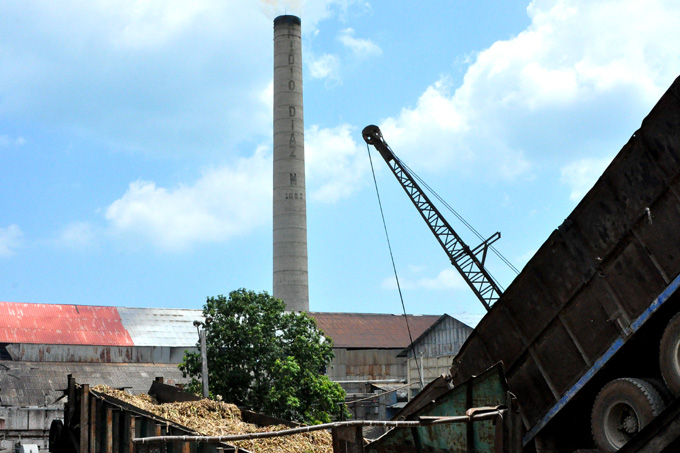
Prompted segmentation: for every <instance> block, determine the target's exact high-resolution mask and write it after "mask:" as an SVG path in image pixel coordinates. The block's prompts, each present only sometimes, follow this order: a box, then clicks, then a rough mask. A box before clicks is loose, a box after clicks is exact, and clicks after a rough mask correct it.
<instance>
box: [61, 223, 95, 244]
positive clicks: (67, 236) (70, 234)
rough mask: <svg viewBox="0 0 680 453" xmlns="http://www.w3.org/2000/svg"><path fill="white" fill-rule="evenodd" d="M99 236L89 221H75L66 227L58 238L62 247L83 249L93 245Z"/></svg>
mask: <svg viewBox="0 0 680 453" xmlns="http://www.w3.org/2000/svg"><path fill="white" fill-rule="evenodd" d="M96 238H97V233H96V232H95V229H94V227H93V226H92V225H91V224H89V223H87V222H74V223H72V224H70V225H68V226H66V228H64V229H63V230H62V231H61V233H60V234H59V237H58V238H57V240H56V244H57V245H58V246H61V247H66V248H74V249H82V248H87V247H89V246H91V245H92V244H93V243H94V242H95V240H96Z"/></svg>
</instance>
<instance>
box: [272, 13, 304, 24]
mask: <svg viewBox="0 0 680 453" xmlns="http://www.w3.org/2000/svg"><path fill="white" fill-rule="evenodd" d="M283 24H293V25H301V24H302V21H300V18H299V17H297V16H291V15H288V14H286V15H284V16H279V17H277V18H276V19H274V26H275V27H276V26H277V25H283Z"/></svg>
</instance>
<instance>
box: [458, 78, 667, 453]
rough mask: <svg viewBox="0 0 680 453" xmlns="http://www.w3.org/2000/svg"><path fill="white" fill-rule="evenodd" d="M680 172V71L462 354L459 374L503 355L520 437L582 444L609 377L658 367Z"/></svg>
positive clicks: (655, 372)
mask: <svg viewBox="0 0 680 453" xmlns="http://www.w3.org/2000/svg"><path fill="white" fill-rule="evenodd" d="M679 173H680V78H678V79H676V80H675V82H674V83H673V84H672V86H671V87H670V88H669V90H668V91H667V92H666V93H665V94H664V95H663V96H662V97H661V99H660V100H659V101H658V103H657V105H656V106H655V107H654V108H653V109H652V111H651V112H650V113H649V115H648V116H647V117H646V118H645V119H644V120H643V122H642V125H641V127H640V129H639V130H638V131H636V132H635V133H634V134H633V136H632V137H631V138H630V140H629V141H628V143H627V144H626V145H625V146H624V147H623V149H622V150H621V151H620V152H619V153H618V155H617V156H616V157H615V158H614V160H613V161H612V163H611V164H610V165H609V167H608V168H607V169H606V171H605V172H604V174H603V175H602V176H601V177H600V179H599V180H598V181H597V183H596V184H595V186H594V187H593V188H592V189H591V190H590V191H589V192H588V193H587V195H586V196H585V197H584V198H583V200H582V201H581V202H580V203H579V204H578V205H577V207H576V208H575V209H574V211H573V212H572V213H571V214H570V215H569V216H568V217H567V219H566V220H565V221H564V223H563V224H562V225H561V226H560V227H559V228H558V229H556V230H555V231H554V232H553V233H552V234H551V235H550V237H549V238H548V240H547V241H546V242H545V243H544V244H543V245H542V246H541V247H540V249H539V250H538V252H536V254H535V255H534V257H533V258H532V259H531V260H530V261H529V263H528V264H527V265H526V267H525V268H524V269H523V270H522V272H521V273H520V274H519V276H518V277H517V278H516V279H515V280H514V282H513V283H512V284H511V285H510V286H509V287H508V289H507V290H506V291H505V293H504V294H503V295H502V297H501V298H500V299H499V301H498V302H497V303H496V304H495V305H494V306H493V307H492V309H491V310H490V311H489V313H488V314H487V315H486V316H485V317H484V318H483V319H482V320H481V322H480V323H479V325H478V326H477V328H476V329H475V331H474V332H473V333H472V335H471V336H470V337H469V338H468V340H467V341H466V343H465V344H464V346H463V347H462V349H461V351H460V353H459V354H458V356H457V358H456V359H455V361H454V365H453V367H452V369H451V373H452V376H453V382H454V384H459V383H462V382H464V381H466V380H467V379H469V378H470V377H471V376H473V375H475V374H479V373H480V372H481V371H483V370H485V369H486V368H488V367H490V366H491V365H492V364H494V363H496V362H503V364H504V366H505V372H506V376H507V379H508V383H509V385H510V389H511V391H512V392H513V393H515V394H516V396H517V397H518V400H519V403H520V406H521V410H522V416H523V418H524V424H525V427H526V430H527V433H526V435H525V436H524V443H525V444H528V443H530V442H531V441H532V440H534V438H541V436H543V435H546V434H550V436H552V437H553V439H556V443H555V444H556V445H558V444H560V443H562V445H569V447H568V448H573V449H575V448H576V447H578V448H582V447H581V446H580V445H576V444H577V443H578V442H586V437H587V436H589V434H590V433H589V426H587V423H589V422H588V420H589V418H590V409H591V407H592V398H593V397H594V395H595V394H596V393H597V391H598V390H599V388H600V387H601V386H602V384H603V383H604V382H606V381H607V380H608V379H611V378H613V377H616V376H622V375H628V376H640V377H649V375H651V377H657V376H659V373H658V363H657V361H656V360H657V357H658V344H659V343H658V341H659V336H660V332H662V331H663V328H664V326H665V322H666V321H667V320H668V319H670V318H671V317H672V316H673V314H675V313H676V312H677V311H678V306H679V305H680V300H679V299H680V297H679V296H678V295H677V294H676V288H677V287H678V285H679V283H680V280H679V278H678V274H679V273H680V178H679V177H678V175H679ZM567 426H569V428H568V429H566V427H567ZM574 438H582V440H580V441H578V440H574ZM566 448H567V447H565V451H567V450H566ZM555 449H556V450H561V449H562V448H557V447H556V448H555ZM568 451H573V450H568Z"/></svg>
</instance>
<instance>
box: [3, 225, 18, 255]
mask: <svg viewBox="0 0 680 453" xmlns="http://www.w3.org/2000/svg"><path fill="white" fill-rule="evenodd" d="M23 235H24V234H23V233H22V231H21V228H19V226H18V225H10V226H8V227H7V228H0V257H2V258H6V257H9V256H12V255H14V253H15V250H16V249H17V248H19V247H20V246H21V240H22V237H23Z"/></svg>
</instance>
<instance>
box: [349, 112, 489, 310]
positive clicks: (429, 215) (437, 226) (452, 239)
mask: <svg viewBox="0 0 680 453" xmlns="http://www.w3.org/2000/svg"><path fill="white" fill-rule="evenodd" d="M361 135H362V136H363V138H364V141H366V143H367V144H369V145H373V146H374V147H375V149H377V150H378V152H379V153H380V155H381V156H382V157H383V159H385V162H387V165H388V166H389V167H390V169H391V170H392V173H394V176H396V178H397V181H399V183H400V184H401V186H402V187H403V188H404V191H405V192H406V194H407V195H408V196H409V198H410V199H411V201H412V202H413V204H414V206H415V207H416V209H417V210H418V212H419V213H420V215H421V216H422V217H423V220H425V223H427V226H428V227H430V230H431V231H432V233H433V234H434V236H435V237H436V238H437V241H438V242H439V244H440V245H441V246H442V248H443V249H444V251H445V252H446V254H447V255H448V257H449V259H450V260H451V264H453V267H455V268H456V269H457V270H458V272H459V273H460V275H461V276H462V277H463V279H464V280H465V282H466V283H467V284H468V285H469V286H470V288H471V289H472V291H473V292H474V293H475V295H476V296H477V298H478V299H479V301H480V302H481V303H482V305H484V308H486V309H487V310H490V309H491V306H492V305H493V304H494V303H495V302H496V301H497V300H498V298H499V297H500V296H501V294H502V291H501V289H500V288H499V286H498V284H497V283H496V281H495V280H494V279H493V277H492V276H491V275H490V274H489V273H488V271H487V270H486V269H485V268H484V263H485V261H486V255H487V251H488V249H489V246H490V245H491V244H493V243H494V242H496V241H497V240H498V239H500V237H501V234H500V233H498V232H497V233H495V234H494V235H492V236H491V237H490V238H489V239H487V240H485V241H484V242H482V243H481V244H479V245H478V246H477V247H475V248H472V249H471V248H470V247H468V246H467V245H466V244H465V242H463V240H462V239H461V238H460V236H459V235H458V234H457V233H456V231H455V230H454V229H453V228H452V227H451V225H449V222H447V221H446V219H445V218H444V216H442V214H441V213H440V212H439V210H438V209H437V208H436V207H435V206H434V205H433V204H432V202H431V201H430V199H429V198H428V197H427V195H426V194H425V193H424V192H423V190H422V189H421V188H420V186H419V185H418V183H417V182H416V181H415V180H414V179H413V177H412V176H411V173H410V172H409V171H408V170H407V169H406V167H405V166H404V165H403V164H402V162H401V161H400V160H399V159H398V158H397V156H395V155H394V153H393V152H392V150H391V149H390V147H389V146H388V145H387V143H386V142H385V140H384V139H383V136H382V132H380V128H378V126H374V125H370V126H366V127H365V128H364V130H363V131H362V132H361Z"/></svg>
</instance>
